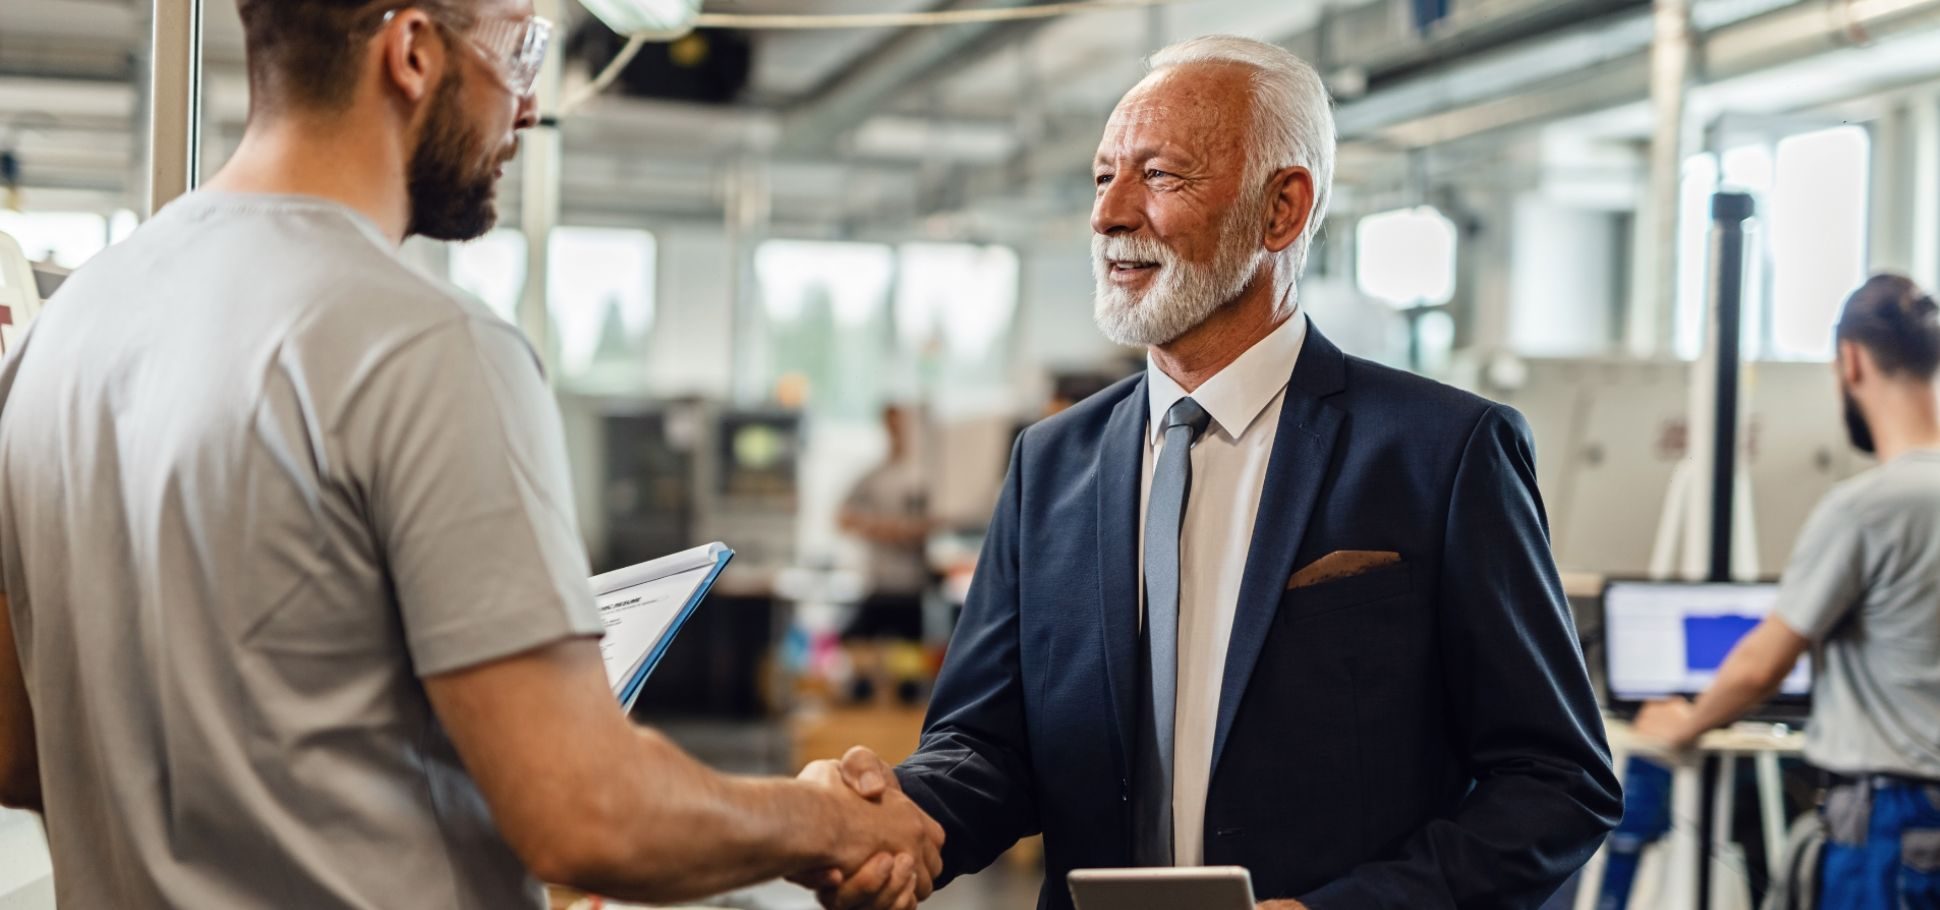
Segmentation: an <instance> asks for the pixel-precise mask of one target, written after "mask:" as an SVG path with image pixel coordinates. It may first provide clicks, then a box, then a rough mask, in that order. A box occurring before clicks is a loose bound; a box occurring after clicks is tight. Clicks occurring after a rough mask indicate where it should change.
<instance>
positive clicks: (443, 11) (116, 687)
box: [0, 0, 941, 910]
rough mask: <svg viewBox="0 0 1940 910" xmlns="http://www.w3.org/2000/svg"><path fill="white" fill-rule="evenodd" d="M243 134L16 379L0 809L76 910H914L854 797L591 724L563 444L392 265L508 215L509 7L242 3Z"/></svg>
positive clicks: (911, 859) (415, 281)
mask: <svg viewBox="0 0 1940 910" xmlns="http://www.w3.org/2000/svg"><path fill="white" fill-rule="evenodd" d="M239 5H240V11H241V15H242V21H243V24H244V28H245V34H246V38H247V49H248V64H249V75H250V87H251V97H250V104H251V110H250V122H249V127H248V130H247V134H246V136H245V137H244V139H243V141H242V145H241V148H240V150H239V151H238V152H237V153H236V156H235V157H234V159H233V160H232V161H230V163H229V164H228V165H227V166H226V167H224V168H223V170H222V172H221V173H220V174H219V175H217V176H216V177H215V178H214V179H213V180H212V181H210V183H209V185H208V188H207V189H206V190H204V191H201V192H197V193H195V194H192V195H190V196H188V197H186V198H183V199H181V200H179V201H177V202H175V203H174V204H172V205H170V206H168V207H167V208H166V209H165V210H163V211H162V212H161V213H159V215H158V216H157V217H155V218H154V219H153V220H152V221H150V222H149V223H148V224H146V225H144V226H143V227H142V228H141V229H139V230H138V231H136V232H135V234H134V235H133V237H131V238H130V239H129V240H127V241H126V242H125V243H122V244H120V245H118V246H116V247H114V248H113V249H110V250H108V251H107V252H105V253H103V254H101V255H100V256H99V257H98V258H97V259H96V260H95V261H93V262H91V263H89V264H88V265H87V267H85V268H83V269H81V270H80V271H79V272H78V273H76V274H75V275H74V276H73V277H72V278H71V279H70V280H69V281H68V282H67V284H66V285H65V287H64V288H63V289H62V291H61V293H60V294H59V295H58V296H56V297H55V298H54V300H52V301H51V302H50V303H49V304H48V306H47V309H46V311H45V312H44V313H43V315H42V316H41V317H40V320H39V321H38V322H37V323H36V324H35V325H34V326H33V328H32V330H31V332H30V333H29V334H28V336H27V339H26V341H25V342H24V344H23V345H22V347H21V349H20V350H19V351H17V352H15V353H14V354H13V356H12V357H11V359H9V360H8V361H7V362H6V363H5V365H4V368H0V592H3V593H4V598H5V603H4V604H3V605H0V802H4V803H6V804H8V805H13V806H21V807H27V808H32V809H36V810H39V811H41V812H43V814H44V817H45V819H46V823H47V834H48V841H49V846H50V849H51V852H52V856H53V861H54V885H55V891H56V896H57V898H58V900H59V902H60V904H61V905H62V906H64V907H128V908H134V907H184V908H197V910H209V908H216V910H219V908H252V910H254V908H263V907H302V908H306V910H316V908H380V907H403V906H411V907H442V908H466V910H473V908H486V910H491V908H513V907H518V908H527V910H531V908H537V907H541V906H543V905H544V901H543V897H542V895H541V894H540V892H539V888H538V885H537V883H536V881H535V875H536V876H537V877H541V878H544V879H547V880H550V881H554V882H557V883H561V884H566V885H573V886H577V887H579V888H582V889H585V890H589V891H594V892H599V893H604V894H608V895H612V896H616V897H622V898H630V899H635V900H644V901H653V902H674V901H680V900H682V899H686V898H693V897H698V896H702V895H706V894H710V893H714V892H719V891H723V890H727V889H731V888H735V887H739V886H742V885H746V884H751V883H754V882H758V881H761V880H765V879H770V878H775V877H779V876H792V877H796V878H798V879H801V880H803V881H808V882H811V883H813V884H814V885H816V886H817V887H821V888H824V889H829V890H831V891H834V892H836V893H837V894H838V895H839V896H841V897H842V898H843V899H844V900H846V901H848V902H849V903H850V904H851V905H856V906H868V907H876V908H890V907H901V908H904V910H908V908H910V907H913V905H914V903H915V901H916V900H917V899H918V898H920V897H922V896H925V895H927V894H928V891H929V883H930V879H931V876H932V875H933V874H934V873H935V872H936V871H937V869H938V868H939V865H940V857H939V855H938V849H939V846H940V840H941V830H940V829H939V828H937V827H936V826H935V825H934V823H933V822H931V821H930V820H929V819H928V818H927V817H925V816H924V815H923V814H922V812H921V811H920V810H918V809H917V808H915V806H914V804H912V803H911V802H909V801H908V800H907V799H905V798H904V797H903V796H902V795H901V794H900V793H899V792H896V791H895V790H894V788H893V787H892V786H889V785H887V784H886V783H885V782H883V781H881V780H880V779H879V777H878V779H876V780H873V781H871V780H864V779H863V775H862V774H861V773H860V772H852V773H845V772H844V770H843V769H842V768H840V767H837V766H834V765H830V764H824V765H818V766H815V767H812V768H811V769H809V772H808V773H807V775H806V777H807V778H808V779H806V780H786V779H772V780H770V779H753V778H735V777H729V776H725V775H721V774H717V773H714V772H713V771H710V770H708V769H707V768H705V767H703V766H702V765H700V764H699V763H697V762H695V761H694V760H693V759H691V758H689V757H688V756H687V755H685V754H684V753H683V752H681V750H680V749H678V748H677V747H675V746H674V745H673V744H672V743H670V742H669V741H668V740H667V739H665V738H664V737H662V736H660V735H658V734H656V733H654V732H653V731H651V730H646V729H639V728H635V727H633V726H631V725H630V724H629V723H628V722H627V720H626V718H625V717H624V715H623V714H622V712H621V711H620V708H619V705H618V703H617V702H616V700H615V699H614V697H613V695H612V693H611V691H610V690H609V689H608V687H607V682H606V674H605V670H604V667H603V664H602V661H601V658H600V653H599V647H598V642H597V637H598V635H599V633H600V630H601V624H600V618H599V616H598V614H597V612H596V610H595V607H594V604H593V601H592V595H591V591H590V588H589V584H588V581H587V574H588V573H587V565H586V557H585V553H584V551H583V549H582V546H581V544H580V541H579V539H578V531H577V523H576V521H575V519H574V515H573V508H572V502H573V498H572V496H571V491H570V489H569V482H568V476H567V469H566V457H565V447H564V444H563V441H562V434H561V429H560V422H559V415H558V413H557V410H556V407H555V404H554V402H553V399H552V397H551V394H550V392H549V390H548V389H547V387H546V384H545V382H544V379H543V377H542V376H541V374H540V370H539V364H538V361H537V359H536V358H535V357H534V355H533V352H532V350H531V349H530V348H529V347H528V346H527V344H526V342H525V339H524V338H523V337H522V336H521V335H519V333H518V332H517V330H516V329H514V328H512V327H511V326H510V325H507V324H506V323H505V322H504V321H502V320H500V319H498V318H497V317H495V316H493V315H492V314H491V313H490V312H489V311H487V310H486V309H485V308H483V307H482V306H481V305H480V304H479V303H478V302H476V301H474V300H472V299H470V298H468V297H466V296H465V295H463V294H462V293H460V292H459V291H457V290H456V289H454V288H453V287H452V286H450V285H449V284H447V283H446V282H444V281H441V280H438V279H435V278H432V277H429V276H426V275H424V274H421V273H419V272H417V271H414V270H413V269H412V268H410V267H408V266H407V265H406V264H405V263H404V262H403V261H401V260H400V259H399V258H398V256H397V252H396V249H397V246H398V244H399V242H400V241H401V240H402V239H403V238H404V237H406V236H408V235H412V234H417V235H423V236H427V237H432V238H438V239H465V238H470V237H475V236H478V235H479V234H480V233H482V232H484V231H485V230H486V229H488V228H489V227H490V226H491V224H492V222H493V220H494V219H495V217H496V213H495V208H494V201H493V199H494V195H495V192H496V189H495V187H496V184H497V182H498V178H499V176H500V173H501V172H502V169H503V166H504V164H505V163H506V162H507V161H508V160H510V159H511V158H512V156H513V155H514V153H515V152H516V150H517V144H518V140H517V138H516V137H517V135H518V133H519V132H520V131H522V130H524V129H525V128H527V127H530V126H532V125H533V124H534V122H535V120H536V116H535V114H534V103H533V98H532V94H531V92H532V86H533V82H534V78H535V76H536V74H537V72H538V69H539V65H540V61H541V60H542V58H543V55H544V52H545V48H546V45H547V41H548V37H549V34H550V31H549V27H548V25H547V23H545V22H544V21H543V20H540V19H536V18H535V17H534V16H533V15H532V9H531V6H530V3H529V0H415V2H408V3H407V2H399V0H381V2H370V0H241V3H240V4H239Z"/></svg>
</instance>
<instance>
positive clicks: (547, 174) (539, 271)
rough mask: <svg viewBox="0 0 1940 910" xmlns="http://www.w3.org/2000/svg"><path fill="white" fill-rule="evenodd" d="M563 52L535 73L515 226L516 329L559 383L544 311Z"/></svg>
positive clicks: (559, 150) (552, 7)
mask: <svg viewBox="0 0 1940 910" xmlns="http://www.w3.org/2000/svg"><path fill="white" fill-rule="evenodd" d="M532 6H533V11H534V12H535V13H537V14H538V15H541V16H544V17H546V18H548V19H551V20H552V21H554V22H559V21H562V20H561V18H560V17H561V15H562V14H563V13H564V12H565V11H564V9H563V8H562V7H563V6H564V4H563V3H562V2H561V0H535V2H534V3H533V4H532ZM564 56H565V54H564V49H563V48H557V47H555V48H554V49H553V51H552V53H549V54H547V55H546V62H545V67H544V68H543V69H541V70H540V72H539V82H538V86H537V91H538V93H539V125H538V126H536V127H533V128H532V129H530V130H527V131H526V135H525V139H524V140H523V142H522V152H521V155H520V158H521V161H520V164H521V167H520V170H519V226H520V228H521V229H522V230H523V231H524V232H525V289H524V292H523V293H521V294H520V295H519V304H518V310H517V315H518V320H517V322H518V325H519V329H520V330H521V331H523V332H524V333H525V337H526V339H527V340H528V341H530V342H531V344H532V348H533V350H536V351H538V352H539V358H540V361H541V362H542V363H544V364H545V366H546V376H547V377H548V379H549V380H550V381H551V382H553V383H555V384H557V383H558V381H559V352H558V345H557V344H556V343H555V342H554V340H553V338H552V328H551V326H552V319H551V314H550V313H549V312H548V310H547V307H546V288H547V287H548V285H549V284H550V281H551V277H552V269H551V262H552V257H551V255H550V254H551V249H552V229H553V228H554V227H555V226H557V225H558V224H559V194H560V188H559V174H560V159H561V158H562V157H563V156H564V154H565V152H564V147H563V146H564V143H563V142H562V141H561V139H560V135H559V119H558V118H559V104H560V100H561V92H560V82H561V79H560V67H561V65H562V61H563V59H564Z"/></svg>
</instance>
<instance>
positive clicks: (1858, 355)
mask: <svg viewBox="0 0 1940 910" xmlns="http://www.w3.org/2000/svg"><path fill="white" fill-rule="evenodd" d="M1834 368H1835V369H1837V370H1838V371H1839V380H1840V381H1841V382H1843V383H1844V384H1845V386H1846V387H1847V388H1852V387H1853V386H1855V385H1858V384H1859V382H1860V380H1861V379H1865V378H1870V377H1871V376H1873V375H1875V374H1876V373H1877V372H1878V369H1879V367H1878V364H1875V363H1874V362H1873V352H1871V351H1868V350H1866V346H1865V345H1863V344H1860V343H1859V342H1857V341H1843V340H1842V341H1840V342H1839V353H1838V361H1837V364H1836V365H1835V367H1834Z"/></svg>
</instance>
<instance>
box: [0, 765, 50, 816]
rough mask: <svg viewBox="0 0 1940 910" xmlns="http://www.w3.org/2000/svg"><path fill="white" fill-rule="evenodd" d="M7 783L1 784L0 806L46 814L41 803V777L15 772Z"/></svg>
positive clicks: (44, 807)
mask: <svg viewBox="0 0 1940 910" xmlns="http://www.w3.org/2000/svg"><path fill="white" fill-rule="evenodd" d="M9 776H10V777H11V778H13V779H10V780H7V781H6V782H5V783H0V806H5V807H6V808H9V809H25V810H27V811H29V812H45V811H46V806H45V805H43V804H42V802H41V792H40V775H39V774H35V773H31V771H30V772H26V773H22V772H14V773H13V774H11V775H9Z"/></svg>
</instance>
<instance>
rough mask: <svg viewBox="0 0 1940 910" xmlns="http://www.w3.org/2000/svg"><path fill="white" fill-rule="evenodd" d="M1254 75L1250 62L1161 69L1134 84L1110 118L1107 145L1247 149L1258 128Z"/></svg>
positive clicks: (1208, 150) (1209, 151)
mask: <svg viewBox="0 0 1940 910" xmlns="http://www.w3.org/2000/svg"><path fill="white" fill-rule="evenodd" d="M1252 85H1253V83H1252V75H1251V73H1250V72H1249V71H1248V70H1247V69H1246V68H1244V67H1241V66H1238V65H1234V64H1223V63H1193V64H1184V65H1181V66H1174V67H1168V68H1166V69H1162V70H1159V71H1157V72H1154V73H1152V74H1150V75H1148V76H1146V77H1145V78H1144V79H1143V80H1141V81H1140V82H1139V84H1137V85H1135V86H1133V87H1132V90H1131V91H1129V92H1126V93H1125V97H1124V98H1122V99H1120V100H1119V102H1118V106H1117V107H1116V108H1113V109H1112V113H1111V119H1110V120H1108V121H1106V123H1105V136H1104V143H1103V145H1104V146H1105V147H1111V146H1114V145H1117V144H1119V143H1124V142H1128V141H1134V140H1136V141H1138V142H1140V143H1141V144H1144V143H1152V142H1157V143H1164V144H1168V145H1176V146H1180V147H1184V148H1188V149H1190V150H1193V151H1195V152H1199V153H1204V154H1209V155H1210V154H1217V153H1221V152H1226V151H1237V150H1243V149H1244V147H1245V144H1246V142H1247V139H1248V134H1249V132H1250V131H1251V129H1252V123H1251V119H1250V114H1251V112H1252V104H1253V101H1252V90H1253V89H1252Z"/></svg>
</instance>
